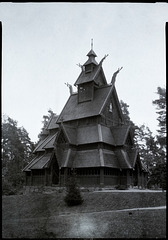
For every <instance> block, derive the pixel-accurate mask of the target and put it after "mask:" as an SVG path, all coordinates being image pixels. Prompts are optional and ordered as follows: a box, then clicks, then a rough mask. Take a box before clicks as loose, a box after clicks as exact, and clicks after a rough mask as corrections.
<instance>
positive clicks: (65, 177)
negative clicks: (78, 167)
mask: <svg viewBox="0 0 168 240" xmlns="http://www.w3.org/2000/svg"><path fill="white" fill-rule="evenodd" d="M67 177H68V168H64V185H66V182H67Z"/></svg>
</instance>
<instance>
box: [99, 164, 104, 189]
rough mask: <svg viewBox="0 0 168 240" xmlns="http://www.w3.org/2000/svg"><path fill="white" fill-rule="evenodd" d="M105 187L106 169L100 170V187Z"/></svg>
mask: <svg viewBox="0 0 168 240" xmlns="http://www.w3.org/2000/svg"><path fill="white" fill-rule="evenodd" d="M103 186H104V168H102V167H101V168H100V187H103Z"/></svg>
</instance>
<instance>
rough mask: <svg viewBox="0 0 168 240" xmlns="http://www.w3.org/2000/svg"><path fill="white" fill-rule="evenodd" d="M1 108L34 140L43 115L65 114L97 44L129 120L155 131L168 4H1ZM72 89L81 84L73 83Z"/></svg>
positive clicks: (163, 84)
mask: <svg viewBox="0 0 168 240" xmlns="http://www.w3.org/2000/svg"><path fill="white" fill-rule="evenodd" d="M0 21H2V113H3V114H7V115H8V116H10V117H11V118H12V119H14V120H16V121H18V126H19V127H21V126H23V127H24V128H25V129H26V130H27V132H28V133H29V137H30V138H31V140H32V141H33V142H36V141H37V140H38V134H39V133H40V131H41V128H42V123H41V121H42V120H43V115H46V114H48V110H49V109H50V108H51V109H52V110H53V111H54V112H55V113H57V114H60V112H61V110H62V108H63V107H64V105H65V103H66V101H67V99H68V98H69V89H68V87H67V86H66V85H65V84H64V83H65V82H68V83H70V84H72V85H73V84H74V83H75V81H76V79H77V77H78V76H79V74H80V72H81V70H80V68H79V67H78V66H77V64H78V63H80V64H83V63H85V61H86V60H87V59H88V57H87V56H86V55H87V53H88V52H89V51H90V49H91V39H92V38H93V50H94V51H95V53H96V54H97V58H96V61H97V62H99V61H100V60H101V59H102V58H103V57H104V55H105V54H108V55H109V56H108V57H107V58H106V59H105V61H104V62H103V69H104V72H105V76H106V79H107V82H108V83H110V81H111V78H112V75H113V73H114V72H115V71H116V70H117V69H118V68H119V67H123V69H122V70H121V71H120V73H119V74H118V75H117V80H116V89H117V93H118V97H119V100H123V101H124V102H126V103H127V104H128V105H129V112H130V117H131V120H132V121H133V122H134V123H135V124H137V125H139V126H140V125H142V124H146V125H147V126H148V127H149V128H150V130H151V131H152V132H153V133H154V134H155V133H156V130H157V129H158V127H157V125H158V121H157V120H156V119H157V114H156V113H155V112H156V109H155V106H154V105H152V100H155V99H157V98H158V95H157V94H156V91H157V87H158V86H160V87H166V73H165V71H166V70H165V69H166V61H165V24H166V22H168V4H167V3H134V4H133V3H57V2H55V3H0ZM73 89H74V91H76V88H75V87H74V86H73Z"/></svg>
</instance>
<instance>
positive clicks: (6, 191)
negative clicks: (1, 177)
mask: <svg viewBox="0 0 168 240" xmlns="http://www.w3.org/2000/svg"><path fill="white" fill-rule="evenodd" d="M15 194H16V189H14V187H13V186H12V184H10V183H8V182H4V181H3V182H2V195H15Z"/></svg>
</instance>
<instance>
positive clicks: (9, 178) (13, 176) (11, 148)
mask: <svg viewBox="0 0 168 240" xmlns="http://www.w3.org/2000/svg"><path fill="white" fill-rule="evenodd" d="M1 128H2V129H1V130H2V138H1V144H2V152H1V156H2V175H3V179H4V180H5V181H6V182H9V183H10V184H11V185H12V186H13V187H16V186H18V185H20V184H22V183H23V181H24V174H23V172H22V169H23V168H24V167H25V166H26V165H27V163H28V162H29V161H30V159H31V157H32V152H33V149H34V144H33V142H31V140H30V138H29V136H28V133H27V131H26V130H25V128H23V127H18V126H17V121H15V120H13V119H12V118H10V117H8V116H6V115H4V116H3V121H2V126H1Z"/></svg>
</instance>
